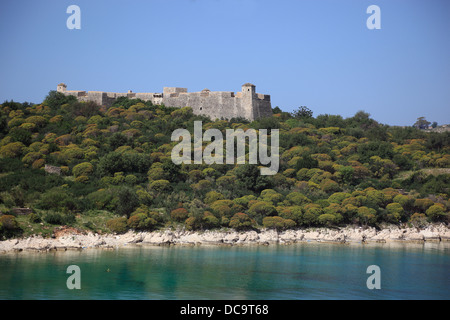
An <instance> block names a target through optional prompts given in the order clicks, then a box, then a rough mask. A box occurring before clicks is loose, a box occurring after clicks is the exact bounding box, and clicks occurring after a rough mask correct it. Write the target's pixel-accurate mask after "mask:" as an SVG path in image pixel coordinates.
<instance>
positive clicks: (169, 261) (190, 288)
mask: <svg viewBox="0 0 450 320" xmlns="http://www.w3.org/2000/svg"><path fill="white" fill-rule="evenodd" d="M449 270H450V243H425V244H403V243H388V244H350V245H344V244H326V243H316V242H311V243H297V244H292V245H269V246H195V247H186V246H162V247H158V246H144V245H142V246H136V245H134V246H125V247H120V248H116V249H111V250H105V249H85V250H82V251H65V252H59V251H58V252H47V253H30V252H20V253H6V254H1V255H0V300H73V299H75V300H78V299H80V300H86V299H87V300H336V299H337V300H349V299H350V300H366V299H367V300H428V299H439V300H448V299H449V298H450V274H449Z"/></svg>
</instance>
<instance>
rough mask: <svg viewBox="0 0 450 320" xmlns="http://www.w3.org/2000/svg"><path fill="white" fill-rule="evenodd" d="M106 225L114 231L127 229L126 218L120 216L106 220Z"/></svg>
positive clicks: (120, 231)
mask: <svg viewBox="0 0 450 320" xmlns="http://www.w3.org/2000/svg"><path fill="white" fill-rule="evenodd" d="M106 227H107V228H108V229H109V230H111V232H114V233H119V234H120V233H125V232H127V230H128V227H127V218H125V217H120V218H115V219H111V220H108V221H107V222H106Z"/></svg>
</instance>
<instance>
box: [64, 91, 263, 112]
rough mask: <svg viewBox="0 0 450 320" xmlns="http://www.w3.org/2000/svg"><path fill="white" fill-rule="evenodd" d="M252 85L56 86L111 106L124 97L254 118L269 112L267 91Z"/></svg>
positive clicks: (80, 96)
mask: <svg viewBox="0 0 450 320" xmlns="http://www.w3.org/2000/svg"><path fill="white" fill-rule="evenodd" d="M255 88H256V87H255V86H254V85H253V84H251V83H246V84H244V85H243V86H242V89H241V91H240V92H236V93H234V92H231V91H210V90H208V89H204V90H202V91H200V92H188V91H187V89H186V88H177V87H164V89H163V92H162V93H135V92H132V91H131V90H129V91H128V92H127V93H116V92H103V91H87V92H86V91H78V90H67V86H66V85H65V84H64V83H60V84H59V85H58V86H57V91H58V92H61V93H63V94H65V95H72V96H75V97H76V98H77V99H78V100H79V101H94V102H96V103H97V104H99V105H102V106H106V107H110V106H111V105H112V104H113V103H114V101H115V100H116V99H117V98H120V97H127V98H130V99H141V100H143V101H151V102H152V103H153V104H156V105H160V104H164V105H165V106H168V107H179V108H182V107H191V108H192V110H193V112H194V114H196V115H204V116H208V117H210V118H211V119H213V120H215V119H222V118H223V119H231V118H239V117H241V118H245V119H247V120H250V121H253V120H255V119H258V118H264V117H269V116H271V115H272V107H271V104H270V95H268V94H260V93H256V90H255Z"/></svg>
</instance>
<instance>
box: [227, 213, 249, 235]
mask: <svg viewBox="0 0 450 320" xmlns="http://www.w3.org/2000/svg"><path fill="white" fill-rule="evenodd" d="M254 224H255V220H253V219H251V218H250V217H249V216H248V215H246V214H245V213H242V212H238V213H236V214H234V215H233V217H232V218H231V219H230V223H229V225H230V227H231V228H233V229H236V230H238V231H242V230H248V229H251V228H252V227H253V225H254Z"/></svg>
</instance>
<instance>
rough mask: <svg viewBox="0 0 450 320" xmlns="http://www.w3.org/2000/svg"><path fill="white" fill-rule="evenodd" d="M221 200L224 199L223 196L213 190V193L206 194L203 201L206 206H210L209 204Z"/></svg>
mask: <svg viewBox="0 0 450 320" xmlns="http://www.w3.org/2000/svg"><path fill="white" fill-rule="evenodd" d="M223 199H225V197H224V196H223V194H221V193H219V192H217V191H214V190H213V191H210V192H208V193H207V194H206V195H205V200H204V202H205V203H206V204H210V203H213V202H214V201H217V200H223Z"/></svg>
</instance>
